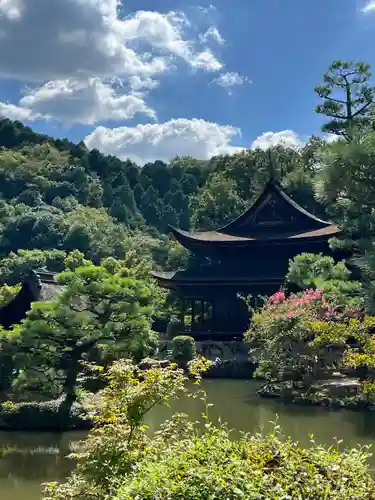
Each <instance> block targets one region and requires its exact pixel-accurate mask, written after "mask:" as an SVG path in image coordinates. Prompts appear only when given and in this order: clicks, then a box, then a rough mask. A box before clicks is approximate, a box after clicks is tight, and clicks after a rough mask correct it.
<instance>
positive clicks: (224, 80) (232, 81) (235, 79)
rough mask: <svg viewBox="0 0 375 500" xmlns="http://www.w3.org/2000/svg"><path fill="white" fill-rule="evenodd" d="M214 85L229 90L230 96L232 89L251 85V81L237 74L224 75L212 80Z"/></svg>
mask: <svg viewBox="0 0 375 500" xmlns="http://www.w3.org/2000/svg"><path fill="white" fill-rule="evenodd" d="M212 83H216V84H217V85H220V87H223V88H224V89H227V90H228V93H229V95H230V94H231V90H230V89H231V87H234V86H235V85H243V84H244V83H249V84H251V83H252V82H251V80H250V79H249V78H247V76H242V75H240V74H239V73H236V72H228V73H222V74H221V75H220V76H218V77H217V78H215V79H214V80H212Z"/></svg>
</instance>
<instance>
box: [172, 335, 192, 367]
mask: <svg viewBox="0 0 375 500" xmlns="http://www.w3.org/2000/svg"><path fill="white" fill-rule="evenodd" d="M196 355H197V348H196V345H195V340H194V339H193V337H189V336H188V335H179V336H178V337H175V338H174V339H173V340H172V360H173V361H175V362H176V363H177V364H178V366H181V367H186V366H187V364H188V363H189V361H191V360H192V359H194V358H195V356H196Z"/></svg>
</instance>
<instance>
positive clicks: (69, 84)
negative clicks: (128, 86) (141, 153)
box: [7, 78, 156, 125]
mask: <svg viewBox="0 0 375 500" xmlns="http://www.w3.org/2000/svg"><path fill="white" fill-rule="evenodd" d="M120 90H121V89H120ZM17 110H18V112H20V113H24V116H25V118H24V119H27V120H32V119H36V117H41V116H43V117H44V118H45V119H48V120H51V119H52V120H58V121H62V122H66V123H81V124H84V125H92V124H94V123H97V122H100V121H103V120H129V119H132V118H134V116H135V115H137V114H140V113H141V114H144V115H147V116H150V117H151V118H154V119H155V118H156V115H155V111H154V110H153V109H151V108H149V107H148V106H147V105H146V103H145V102H144V99H143V97H142V95H132V94H123V93H122V92H116V90H115V89H114V88H113V87H112V86H111V85H108V84H105V83H103V82H102V81H101V80H99V79H98V78H92V79H89V80H87V81H75V80H52V81H50V82H47V83H46V84H45V85H43V86H41V87H39V88H37V89H35V90H32V91H30V92H29V93H28V94H26V95H25V96H24V97H23V98H22V99H21V100H20V103H19V106H17ZM7 116H9V113H8V114H7Z"/></svg>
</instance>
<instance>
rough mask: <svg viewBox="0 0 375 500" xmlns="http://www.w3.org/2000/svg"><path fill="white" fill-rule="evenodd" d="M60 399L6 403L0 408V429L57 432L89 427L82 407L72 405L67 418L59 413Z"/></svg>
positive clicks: (88, 421)
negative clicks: (58, 430)
mask: <svg viewBox="0 0 375 500" xmlns="http://www.w3.org/2000/svg"><path fill="white" fill-rule="evenodd" d="M61 403H62V399H57V400H53V401H42V402H38V401H31V402H22V403H14V402H11V401H7V402H5V403H2V404H1V406H0V429H3V430H7V429H9V430H30V431H33V430H57V429H64V430H67V429H83V428H89V427H91V421H90V419H89V417H88V416H87V413H86V412H85V410H84V409H83V407H82V406H81V405H80V404H78V403H75V404H73V406H72V408H71V410H70V412H69V416H68V417H66V414H64V412H62V411H61Z"/></svg>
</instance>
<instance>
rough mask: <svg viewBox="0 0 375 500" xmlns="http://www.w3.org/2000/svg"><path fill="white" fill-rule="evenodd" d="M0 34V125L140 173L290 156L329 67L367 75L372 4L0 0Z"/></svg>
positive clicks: (345, 0) (313, 120) (310, 121)
mask: <svg viewBox="0 0 375 500" xmlns="http://www.w3.org/2000/svg"><path fill="white" fill-rule="evenodd" d="M0 30H1V32H2V33H3V35H2V44H1V46H0V91H1V94H0V95H1V97H0V100H1V102H0V112H1V113H2V114H3V115H5V116H9V117H10V118H14V119H20V120H21V121H23V122H24V123H27V124H28V125H31V126H32V127H33V128H34V129H35V130H38V131H40V132H45V133H49V134H51V135H54V136H62V137H68V138H69V139H71V140H73V141H79V140H86V143H87V145H88V146H89V147H98V148H99V149H101V150H102V151H103V152H105V153H110V154H116V155H118V156H121V157H123V158H126V157H128V156H129V157H131V158H132V159H133V160H135V161H138V162H140V163H142V162H145V161H149V160H152V159H156V158H161V159H164V160H168V158H171V157H172V156H174V155H176V154H180V155H184V154H191V155H192V156H196V157H200V158H207V157H209V156H211V155H213V154H217V153H221V152H232V151H235V150H236V148H237V147H251V146H252V145H254V144H255V145H261V146H262V147H267V145H269V144H271V143H272V144H273V143H275V142H280V141H284V142H285V143H286V144H290V145H298V143H300V142H303V141H305V140H306V139H307V137H308V136H309V135H311V134H316V133H319V129H320V126H321V123H322V117H320V116H319V115H317V114H316V113H315V112H314V108H315V106H316V104H317V102H318V99H317V96H316V95H315V93H314V92H313V88H314V86H315V85H317V84H319V83H321V81H322V75H323V73H324V71H325V70H326V69H327V67H328V66H329V64H330V63H331V62H332V60H334V59H345V60H363V61H366V62H368V63H370V64H371V65H372V66H373V67H375V51H374V34H375V1H372V0H358V1H357V0H231V1H230V0H212V2H211V1H207V0H197V3H194V2H192V3H188V2H186V0H185V1H182V0H123V2H122V4H121V5H120V4H119V2H118V0H53V1H51V0H0ZM254 141H255V142H254Z"/></svg>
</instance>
